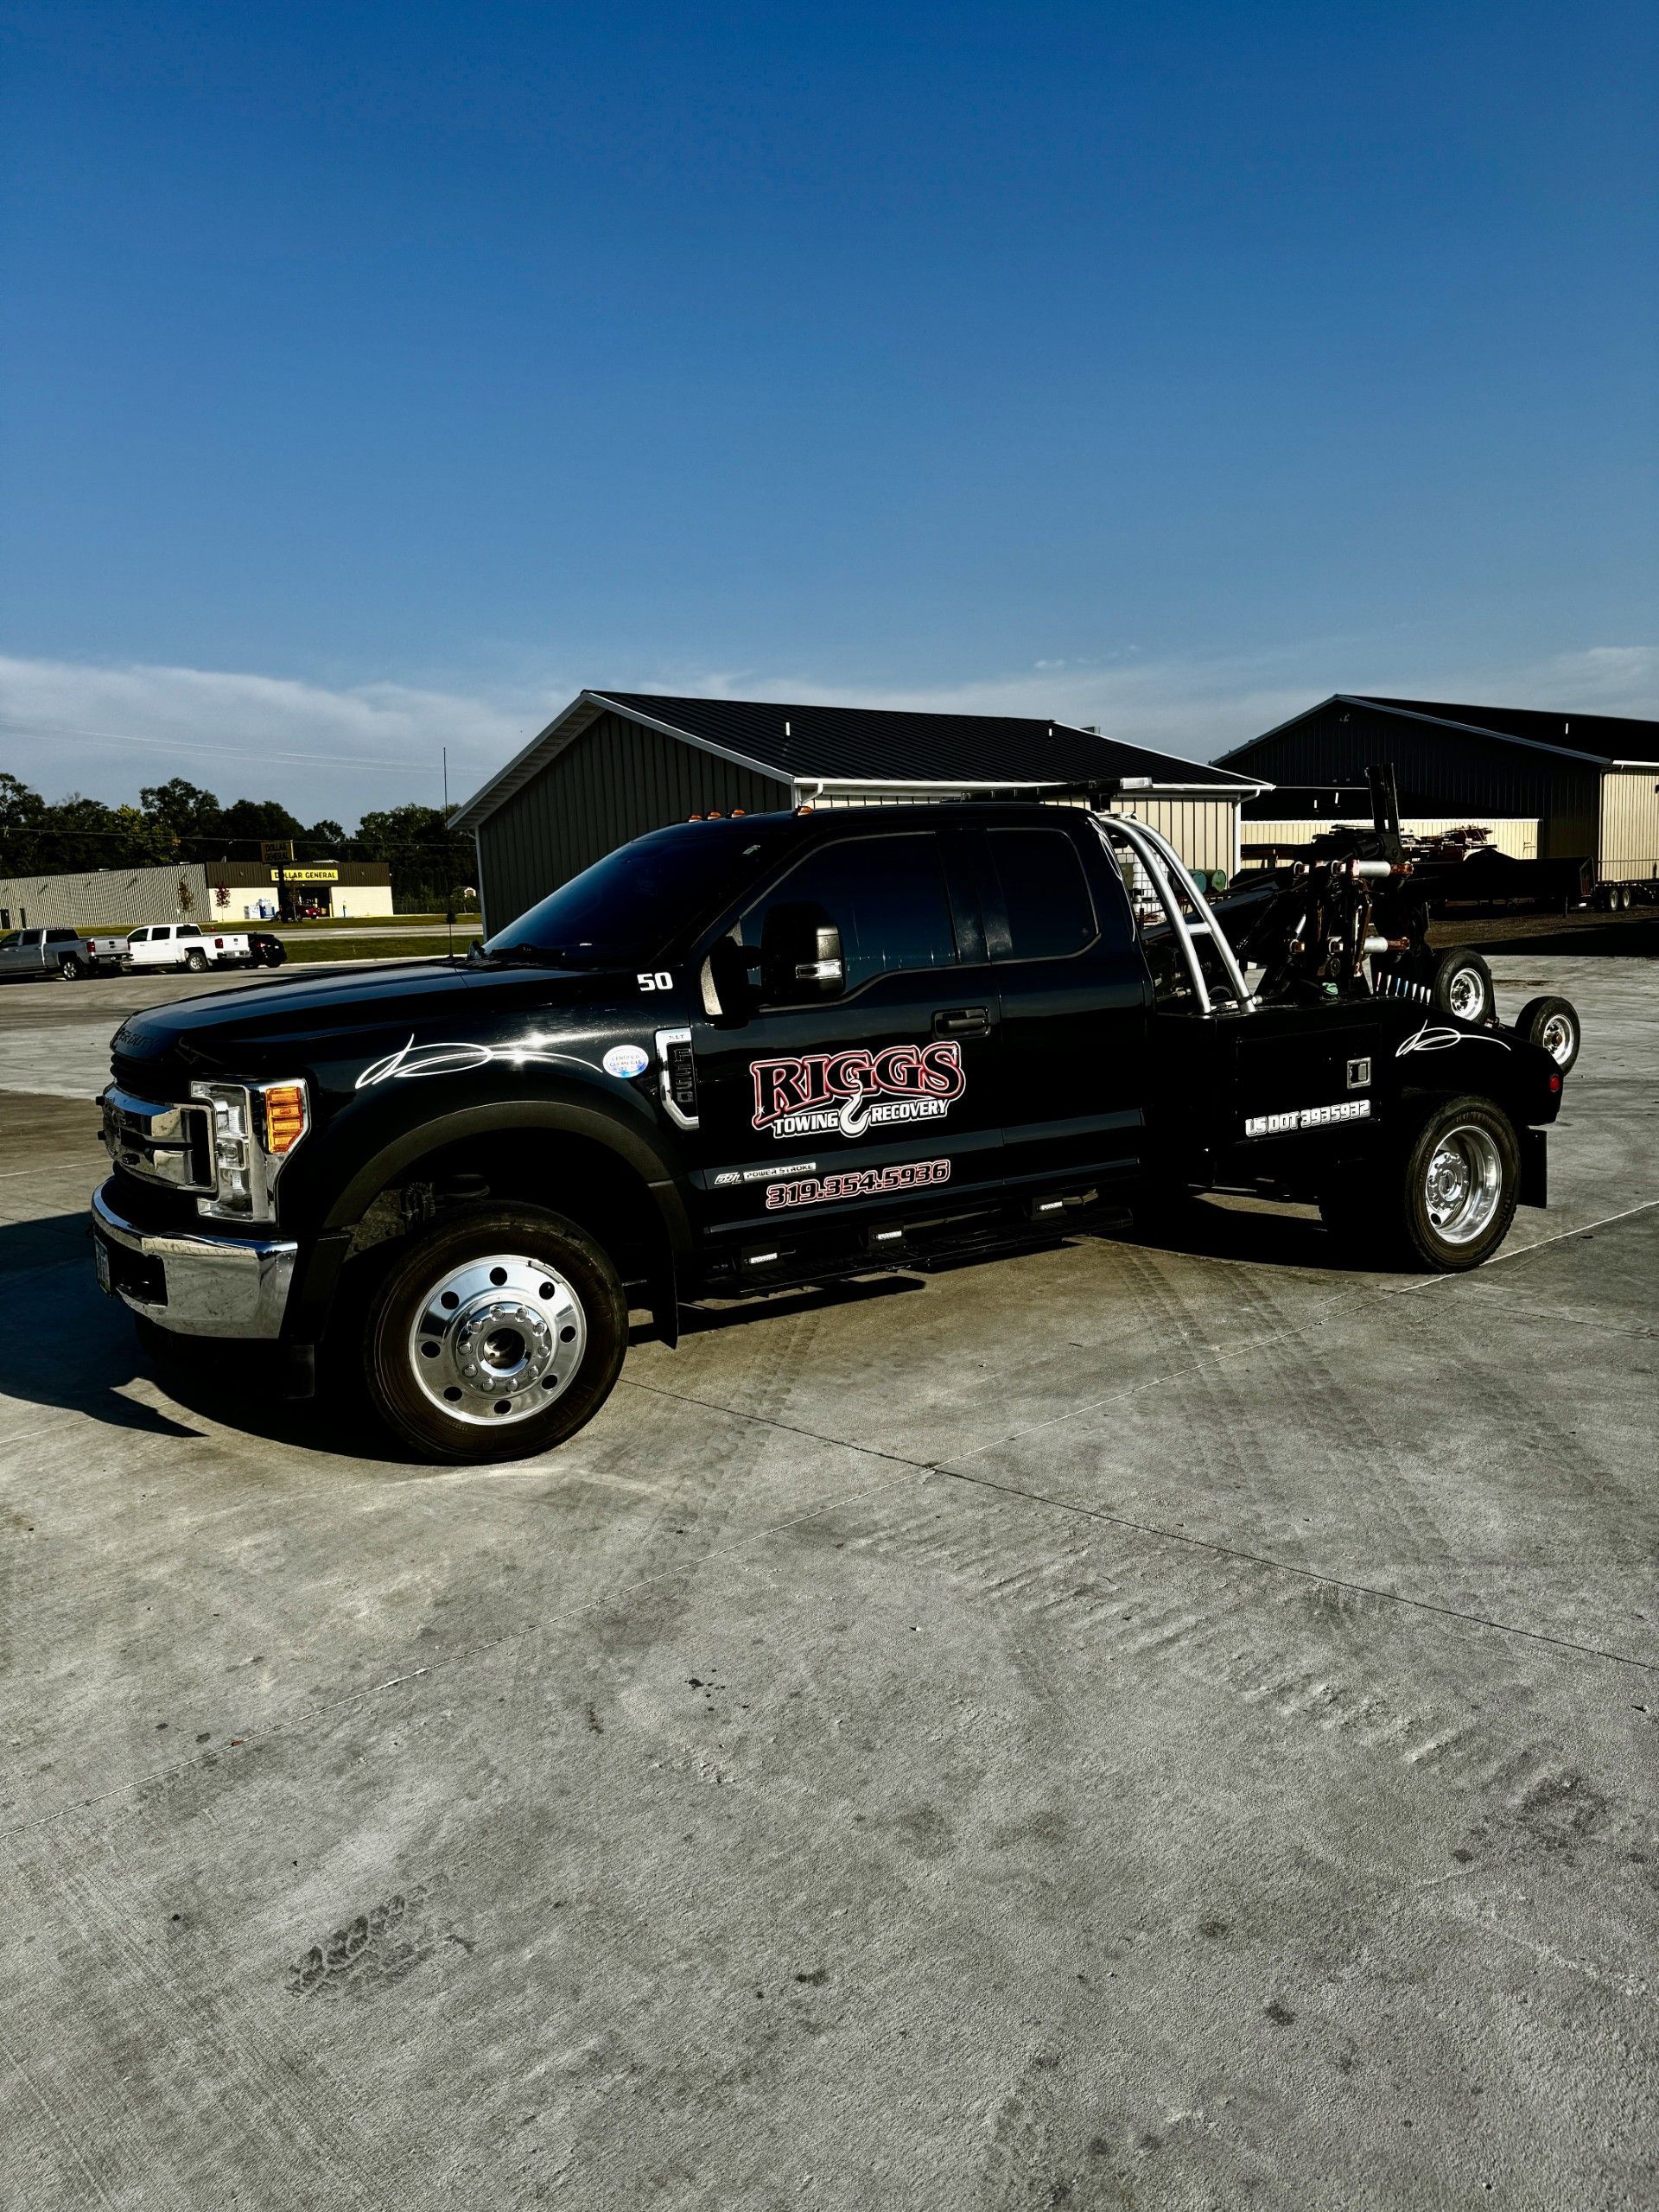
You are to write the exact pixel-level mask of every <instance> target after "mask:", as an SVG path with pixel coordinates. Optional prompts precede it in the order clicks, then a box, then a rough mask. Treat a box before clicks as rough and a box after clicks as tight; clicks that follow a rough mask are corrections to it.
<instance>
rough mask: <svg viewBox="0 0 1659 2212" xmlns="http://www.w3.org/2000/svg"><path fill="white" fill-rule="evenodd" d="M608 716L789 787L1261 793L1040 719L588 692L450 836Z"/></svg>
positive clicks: (1246, 780) (1238, 780)
mask: <svg viewBox="0 0 1659 2212" xmlns="http://www.w3.org/2000/svg"><path fill="white" fill-rule="evenodd" d="M606 709H614V710H615V711H616V712H617V713H619V714H622V715H628V716H630V717H632V719H633V720H635V721H642V722H645V723H648V724H649V725H651V726H652V728H657V729H661V730H666V731H667V732H668V733H669V734H671V736H674V737H677V738H681V739H683V741H685V742H687V743H688V744H691V745H697V746H702V747H706V748H707V749H708V750H709V751H710V752H714V753H721V754H723V755H724V757H725V758H726V759H728V760H734V761H737V762H738V763H740V764H741V766H746V767H750V768H754V769H758V770H759V771H760V772H762V773H763V774H766V775H771V776H777V777H779V778H780V779H783V780H784V781H785V782H789V783H797V782H801V783H808V784H810V783H814V782H823V783H826V784H836V783H842V784H864V783H872V784H877V783H880V784H944V785H1000V784H1010V785H1031V784H1046V783H1055V784H1065V783H1081V782H1084V781H1086V780H1088V779H1091V778H1102V779H1103V778H1109V777H1113V776H1122V777H1139V778H1145V779H1147V781H1149V782H1150V783H1151V784H1152V785H1153V786H1154V788H1156V789H1159V790H1175V791H1205V790H1211V789H1213V790H1214V791H1215V793H1216V795H1217V798H1220V797H1223V796H1224V795H1228V794H1232V795H1236V796H1241V797H1242V796H1243V794H1244V793H1245V792H1246V791H1254V790H1257V789H1259V788H1260V782H1259V779H1252V778H1250V777H1248V776H1239V775H1236V774H1233V773H1231V772H1229V771H1228V770H1226V769H1224V768H1217V767H1213V766H1211V764H1210V763H1209V762H1208V761H1206V760H1185V759H1183V758H1182V757H1181V756H1179V754H1176V753H1154V752H1152V751H1150V750H1149V749H1148V748H1147V747H1145V746H1140V745H1126V744H1124V743H1123V742H1122V741H1121V740H1120V739H1117V738H1112V737H1101V736H1097V735H1096V734H1094V733H1093V732H1092V731H1090V730H1082V729H1077V728H1072V727H1071V725H1070V724H1069V723H1066V722H1061V721H1043V720H1040V719H1039V718H1038V717H1036V716H1027V715H931V714H913V713H909V712H906V711H903V710H901V709H896V708H895V709H888V708H883V707H817V706H812V705H810V704H801V703H799V702H792V701H790V702H786V701H775V700H756V699H687V698H678V697H674V696H669V695H666V694H663V693H658V692H654V691H599V690H588V691H584V692H582V694H581V695H580V696H579V697H578V698H576V699H575V700H573V701H572V702H571V703H570V705H569V707H568V708H566V709H565V711H564V712H563V714H562V715H558V716H556V719H555V720H554V721H551V722H550V723H549V724H548V726H547V728H545V729H544V730H543V731H542V733H541V734H540V735H539V736H538V737H536V738H534V739H532V740H531V743H530V744H529V745H527V746H526V747H524V751H523V752H522V753H519V754H518V756H517V757H516V759H514V760H510V761H509V762H508V763H507V765H506V766H505V768H503V769H502V770H501V771H500V772H499V773H498V774H497V775H495V776H494V777H493V778H492V779H491V780H490V781H489V782H488V783H487V784H486V785H484V787H483V789H482V790H481V791H476V792H474V795H473V797H472V798H469V799H468V800H467V803H466V804H465V805H464V806H463V807H461V809H460V810H459V811H458V812H457V814H456V815H455V817H454V822H455V826H456V827H457V828H459V829H472V828H475V827H476V826H477V824H478V823H480V822H481V821H483V820H484V819H485V818H486V816H488V815H490V814H492V813H493V812H494V810H495V809H496V808H497V807H498V806H499V805H500V804H501V803H502V801H503V800H505V799H506V798H510V797H511V796H512V792H513V791H518V790H520V789H522V788H523V786H524V784H525V783H527V782H528V781H529V780H530V779H531V777H533V776H535V775H537V774H539V772H541V770H542V769H543V767H545V766H546V765H547V764H548V762H549V761H550V760H553V759H554V758H555V757H556V754H557V753H560V752H562V751H563V747H564V746H565V745H566V744H567V743H568V742H569V741H570V739H571V738H572V737H573V736H574V735H575V734H578V733H579V731H580V730H581V729H582V728H586V727H587V726H588V723H589V722H591V721H593V720H594V717H595V716H596V715H599V714H601V713H603V712H604V711H605V710H606Z"/></svg>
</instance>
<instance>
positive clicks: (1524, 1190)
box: [1516, 1129, 1549, 1206]
mask: <svg viewBox="0 0 1659 2212" xmlns="http://www.w3.org/2000/svg"><path fill="white" fill-rule="evenodd" d="M1516 1136H1517V1137H1519V1138H1520V1140H1521V1188H1520V1191H1519V1192H1518V1193H1517V1194H1516V1204H1517V1205H1523V1206H1547V1205H1548V1204H1549V1136H1548V1132H1547V1131H1546V1130H1543V1129H1517V1130H1516Z"/></svg>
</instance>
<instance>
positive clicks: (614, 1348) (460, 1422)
mask: <svg viewBox="0 0 1659 2212" xmlns="http://www.w3.org/2000/svg"><path fill="white" fill-rule="evenodd" d="M627 1342H628V1302H627V1299H626V1295H625V1294H624V1292H623V1289H622V1284H621V1281H620V1278H619V1276H618V1274H617V1272H616V1268H615V1267H614V1266H613V1264H612V1262H611V1259H610V1256H609V1255H608V1254H607V1252H606V1251H605V1249H604V1248H603V1247H602V1246H601V1245H600V1244H597V1243H595V1242H594V1239H593V1238H592V1237H591V1236H588V1233H587V1231H586V1230H582V1229H579V1228H578V1227H577V1226H576V1224H575V1222H573V1221H569V1220H567V1219H566V1218H565V1217H564V1216H563V1214H556V1213H550V1212H546V1211H543V1209H542V1208H540V1207H539V1206H528V1205H524V1206H518V1205H507V1206H500V1205H481V1206H469V1207H466V1208H464V1209H457V1211H454V1213H452V1214H450V1215H448V1217H445V1218H444V1219H443V1220H442V1221H441V1222H439V1223H438V1224H436V1225H435V1227H434V1228H432V1229H431V1230H428V1232H427V1233H426V1234H425V1235H424V1236H419V1237H416V1238H414V1239H412V1240H411V1241H410V1243H408V1244H407V1245H406V1246H404V1247H403V1248H401V1249H399V1250H398V1251H397V1253H396V1254H395V1255H394V1256H393V1257H392V1259H391V1262H390V1263H389V1264H388V1265H387V1267H386V1268H385V1273H384V1274H382V1275H381V1276H380V1278H379V1281H378V1284H377V1286H376V1287H375V1290H374V1292H373V1294H372V1296H371V1298H370V1300H369V1303H368V1310H367V1313H366V1314H365V1320H364V1329H363V1341H362V1366H363V1377H364V1381H365V1385H366V1387H367V1390H368V1395H369V1399H370V1402H371V1403H372V1405H373V1407H374V1409H375V1411H376V1413H377V1414H378V1415H379V1416H380V1419H381V1420H382V1421H384V1422H385V1425H386V1427H388V1428H389V1429H390V1430H391V1433H392V1434H393V1435H394V1436H395V1437H396V1438H397V1440H398V1441H399V1443H401V1444H403V1445H404V1446H407V1447H409V1449H410V1450H411V1451H413V1452H415V1453H416V1455H417V1456H418V1457H420V1458H421V1459H435V1460H446V1461H452V1462H458V1463H461V1464H471V1465H476V1464H480V1463H482V1462H486V1461H489V1460H494V1459H530V1458H532V1457H534V1456H535V1455H536V1454H537V1453H538V1452H548V1451H550V1450H552V1448H553V1447H554V1446H556V1445H559V1444H563V1442H564V1441H565V1440H566V1439H567V1438H569V1437H571V1436H574V1435H575V1433H576V1431H577V1430H578V1429H579V1428H581V1427H583V1426H584V1425H585V1424H586V1423H587V1422H588V1421H591V1420H592V1419H593V1417H594V1414H596V1413H597V1412H598V1411H599V1409H600V1408H601V1406H602V1405H603V1404H604V1402H605V1401H606V1399H607V1398H608V1397H609V1396H610V1395H611V1392H612V1390H613V1388H614V1387H615V1383H616V1378H617V1376H618V1375H619V1374H620V1372H621V1368H622V1358H623V1354H624V1353H625V1352H626V1350H627ZM428 1344H431V1345H434V1346H435V1347H436V1349H435V1351H432V1352H427V1351H424V1349H423V1347H424V1346H426V1345H428ZM480 1370H481V1372H480Z"/></svg>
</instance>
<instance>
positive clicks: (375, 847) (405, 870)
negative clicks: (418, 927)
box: [357, 801, 474, 914]
mask: <svg viewBox="0 0 1659 2212" xmlns="http://www.w3.org/2000/svg"><path fill="white" fill-rule="evenodd" d="M357 834H358V837H359V841H360V846H361V849H362V850H363V852H364V853H365V855H366V857H368V858H369V859H371V860H383V861H388V862H389V863H390V864H391V903H392V905H393V906H394V907H395V908H396V909H397V912H399V913H403V914H408V913H419V912H428V913H430V912H438V913H442V912H448V908H449V905H450V901H451V900H452V899H454V897H455V895H456V893H458V892H459V891H460V890H461V887H463V886H464V885H466V884H467V883H470V882H471V880H472V873H471V872H472V868H473V866H474V860H473V841H472V839H471V838H470V837H465V836H456V835H455V833H454V830H453V829H450V828H449V827H448V817H447V816H446V815H445V813H444V810H443V809H442V807H441V806H418V805H416V804H414V803H413V802H412V801H411V802H410V804H406V805H404V806H389V807H386V808H384V809H383V810H380V811H379V812H378V813H371V814H365V816H364V817H363V819H362V821H361V822H360V823H359V824H358V829H357Z"/></svg>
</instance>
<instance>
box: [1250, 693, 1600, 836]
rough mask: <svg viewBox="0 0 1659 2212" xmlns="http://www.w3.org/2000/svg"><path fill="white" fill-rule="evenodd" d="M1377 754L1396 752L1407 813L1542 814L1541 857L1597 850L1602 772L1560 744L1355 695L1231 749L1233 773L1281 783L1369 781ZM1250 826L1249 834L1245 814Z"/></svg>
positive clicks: (1474, 818) (1462, 817) (1385, 756)
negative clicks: (1412, 713)
mask: <svg viewBox="0 0 1659 2212" xmlns="http://www.w3.org/2000/svg"><path fill="white" fill-rule="evenodd" d="M1373 760H1392V761H1393V763H1394V766H1395V775H1396V777H1397V778H1398V780H1399V785H1400V811H1401V813H1402V815H1415V814H1422V815H1436V816H1443V815H1453V816H1455V817H1457V818H1458V819H1459V821H1461V822H1484V821H1485V820H1486V819H1487V817H1489V816H1492V815H1497V816H1503V817H1508V816H1516V815H1518V816H1521V817H1535V818H1536V820H1537V823H1538V852H1539V857H1540V858H1541V859H1543V860H1567V859H1575V858H1577V857H1579V856H1580V855H1593V854H1594V853H1595V851H1596V849H1597V831H1598V829H1599V820H1598V817H1599V803H1600V788H1599V787H1600V781H1601V778H1600V772H1599V769H1598V768H1597V767H1595V766H1593V765H1592V764H1591V765H1586V766H1583V767H1580V766H1576V765H1575V764H1574V763H1573V761H1571V760H1567V759H1565V758H1564V757H1562V756H1561V755H1560V754H1558V753H1542V752H1536V751H1534V750H1533V749H1532V748H1531V747H1527V746H1522V745H1509V744H1506V743H1505V742H1504V741H1503V739H1502V738H1497V737H1493V738H1487V737H1480V736H1475V735H1471V734H1468V733H1466V732H1465V731H1462V730H1455V729H1447V728H1444V727H1442V726H1441V725H1440V724H1437V723H1434V722H1427V721H1413V720H1411V719H1409V718H1408V717H1407V716H1405V715H1390V714H1386V713H1384V712H1383V711H1382V710H1381V709H1378V708H1376V707H1367V706H1363V705H1362V704H1360V703H1358V702H1352V701H1348V700H1343V699H1338V700H1336V701H1333V702H1332V703H1331V704H1329V705H1326V706H1323V707H1317V708H1315V709H1313V711H1312V712H1311V713H1309V714H1306V715H1301V716H1300V718H1299V719H1298V720H1297V721H1294V722H1292V723H1291V724H1290V725H1289V727H1288V728H1286V729H1281V730H1277V731H1274V733H1273V734H1271V735H1270V736H1268V737H1261V738H1258V739H1257V740H1256V741H1255V744H1254V745H1248V746H1245V747H1243V748H1242V749H1241V750H1240V751H1238V752H1237V753H1230V754H1229V755H1228V756H1227V766H1228V767H1229V768H1230V769H1231V770H1232V771H1233V772H1234V773H1235V774H1236V775H1242V776H1262V777H1264V778H1266V779H1268V780H1269V781H1271V782H1273V783H1275V784H1289V785H1318V784H1346V785H1357V786H1359V788H1360V789H1362V790H1363V788H1364V784H1365V770H1366V767H1367V766H1368V764H1369V763H1370V762H1371V761H1373ZM1272 797H1273V795H1272V794H1269V795H1268V803H1269V804H1270V803H1271V801H1272ZM1284 810H1285V811H1286V812H1287V813H1288V812H1290V811H1291V810H1292V809H1291V807H1290V806H1289V805H1287V806H1286V807H1285V809H1284ZM1244 834H1245V836H1247V837H1248V836H1249V823H1248V822H1247V823H1246V824H1245V828H1244Z"/></svg>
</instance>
